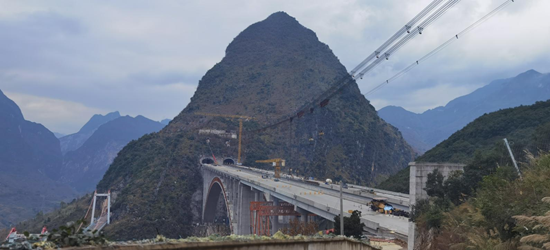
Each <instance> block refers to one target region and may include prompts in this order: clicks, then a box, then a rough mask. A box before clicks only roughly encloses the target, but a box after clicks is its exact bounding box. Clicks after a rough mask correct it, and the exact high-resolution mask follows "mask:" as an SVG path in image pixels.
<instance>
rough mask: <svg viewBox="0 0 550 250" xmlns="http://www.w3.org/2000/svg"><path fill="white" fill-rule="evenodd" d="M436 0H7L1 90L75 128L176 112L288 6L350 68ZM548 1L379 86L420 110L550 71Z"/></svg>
mask: <svg viewBox="0 0 550 250" xmlns="http://www.w3.org/2000/svg"><path fill="white" fill-rule="evenodd" d="M431 1H432V0H407V1H405V0H384V1H381V0H339V1H328V0H321V1H319V0H311V1H310V0H307V1H297V0H288V1H287V0H262V1H244V0H232V1H226V0H219V1H210V0H201V1H169V0H165V1H152V0H151V1H141V0H119V1H89V0H82V1H68V0H66V1H64V0H60V1H41V0H36V1H32V0H28V1H11V0H0V90H2V91H3V92H4V93H5V94H6V95H7V96H8V97H9V98H11V99H12V100H14V101H15V102H16V103H17V104H18V105H19V106H20V108H21V110H22V111H23V114H24V116H25V118H26V119H27V120H30V121H33V122H38V123H42V124H43V125H45V126H46V127H47V128H48V129H50V130H51V131H53V132H59V133H63V134H70V133H75V132H77V131H78V130H79V129H80V127H82V126H83V125H84V123H85V122H86V121H87V120H88V119H90V117H91V116H92V115H93V114H106V113H108V112H111V111H120V112H121V114H123V115H131V116H136V115H144V116H146V117H148V118H151V119H153V120H162V119H165V118H170V119H171V118H173V117H174V116H176V115H177V114H178V113H179V112H180V111H181V110H182V109H183V108H184V107H185V106H186V105H187V104H188V103H189V101H190V98H191V97H192V95H193V93H194V91H195V89H196V87H197V84H198V81H199V80H200V78H201V77H202V76H203V75H204V74H205V73H206V71H207V70H208V69H210V68H211V67H213V66H214V65H215V64H216V63H217V62H219V61H221V59H222V58H223V56H224V54H225V48H226V47H227V45H228V44H229V43H230V42H231V41H232V40H233V38H235V37H236V36H237V35H238V34H239V32H241V31H242V30H244V29H245V28H246V27H248V26H249V25H251V24H253V23H255V22H258V21H261V20H263V19H265V18H267V17H268V16H269V15H270V14H271V13H274V12H277V11H285V12H287V13H288V14H289V15H291V16H293V17H295V18H296V19H297V20H298V21H299V22H300V23H301V24H302V25H304V26H305V27H307V28H309V29H312V30H313V31H314V32H316V34H317V36H318V37H319V40H320V41H321V42H323V43H326V44H327V45H329V46H330V48H331V49H332V50H333V52H334V53H335V55H336V56H337V57H338V58H339V59H340V61H341V62H342V64H343V65H344V66H346V68H347V69H348V70H351V69H353V68H354V67H355V66H356V65H357V64H358V63H359V62H361V61H362V60H363V59H364V58H365V57H367V56H368V55H369V54H370V53H372V52H373V51H374V50H375V49H376V48H377V47H379V46H380V45H381V44H382V43H383V42H384V41H386V39H388V38H389V37H390V36H391V35H393V34H394V33H395V32H396V31H397V30H398V29H400V28H401V27H403V26H404V24H405V23H407V22H408V21H409V20H410V19H412V17H414V16H415V15H416V14H417V13H418V12H420V10H422V9H423V8H424V7H425V6H427V5H428V4H429V3H430V2H431ZM503 2H504V0H462V1H461V2H460V3H458V5H456V6H455V7H454V8H453V9H451V10H450V11H448V12H447V13H446V14H445V15H444V16H443V17H442V18H440V19H438V20H437V21H436V22H435V23H434V24H433V25H431V26H429V27H427V28H426V29H425V31H424V32H423V34H422V35H420V36H417V37H416V38H415V39H414V40H413V41H411V42H410V43H408V44H407V45H406V46H404V47H403V48H402V49H400V50H399V51H398V52H397V53H396V54H395V55H393V56H392V57H391V58H390V60H388V61H385V62H383V63H382V64H381V65H379V66H378V67H377V68H375V70H373V71H371V72H369V74H368V75H366V76H365V77H364V78H363V79H362V80H359V81H358V84H359V87H360V89H361V91H362V92H363V93H367V92H368V91H369V90H371V89H372V88H374V87H375V86H376V85H378V84H380V83H381V82H383V81H385V80H386V79H388V78H390V77H392V76H393V75H395V74H396V73H397V72H399V71H400V70H402V69H403V68H405V67H406V66H407V65H409V64H411V63H412V62H414V61H416V60H418V59H419V58H420V57H422V56H424V55H425V54H426V53H428V52H429V51H431V50H432V49H434V48H436V47H437V46H439V44H441V43H443V42H444V41H446V40H447V39H449V38H451V37H453V36H454V35H455V34H456V33H458V32H460V31H461V30H462V29H464V28H466V27H467V26H468V25H470V24H471V23H473V22H475V21H476V20H478V19H479V18H480V17H482V16H483V15H485V14H486V13H488V12H490V11H491V10H492V9H494V8H495V7H497V6H498V5H500V4H501V3H503ZM548 10H550V1H548V0H516V1H515V2H514V3H513V4H511V5H510V6H508V7H507V8H506V9H504V10H503V11H502V12H500V13H499V14H498V15H496V16H495V17H493V18H492V19H490V20H488V21H487V22H485V23H484V24H483V25H482V26H480V27H479V28H477V29H475V30H474V31H472V32H470V33H469V34H468V35H467V36H465V37H463V38H462V37H461V39H459V40H458V41H457V42H455V43H454V44H452V45H451V46H449V47H447V48H446V49H445V50H443V51H441V52H440V53H438V54H437V55H435V56H434V57H432V58H430V59H429V60H427V61H426V62H425V63H423V64H421V65H419V66H418V67H416V68H415V69H414V70H412V71H410V72H409V73H407V74H406V75H404V76H402V77H400V78H399V79H398V80H396V81H394V82H391V83H390V84H388V85H387V86H384V87H383V88H381V89H380V90H378V91H376V92H374V93H372V94H369V95H368V96H366V97H367V99H369V100H370V101H371V103H372V104H373V105H374V106H375V108H377V109H380V108H383V107H385V106H387V105H395V106H402V107H404V108H406V109H408V110H410V111H413V112H417V113H421V112H424V111H426V110H428V109H432V108H435V107H438V106H442V105H445V104H446V103H447V102H449V101H450V100H452V99H454V98H456V97H459V96H462V95H465V94H468V93H471V92H472V91H474V90H475V89H477V88H479V87H482V86H484V85H486V84H488V83H490V82H491V81H492V80H496V79H502V78H509V77H513V76H516V75H518V74H520V73H522V72H524V71H527V70H529V69H535V70H537V71H539V72H541V73H548V72H550V56H549V55H550V46H548V44H550V22H548V14H547V13H548Z"/></svg>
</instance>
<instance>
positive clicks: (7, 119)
mask: <svg viewBox="0 0 550 250" xmlns="http://www.w3.org/2000/svg"><path fill="white" fill-rule="evenodd" d="M61 163H62V155H61V150H60V147H59V140H58V139H57V138H56V137H55V136H54V134H53V133H52V132H51V131H49V130H48V129H47V128H45V127H44V126H42V125H41V124H38V123H34V122H30V121H26V120H25V118H24V117H23V114H22V112H21V110H20V109H19V107H18V106H17V104H15V102H13V101H12V100H10V99H9V98H8V97H7V96H5V95H4V93H3V92H2V91H1V90H0V228H2V227H8V226H9V225H12V224H14V223H16V222H18V221H20V220H22V219H26V218H30V217H32V216H34V215H36V214H37V213H38V212H39V211H46V212H47V211H50V210H52V209H53V208H55V207H56V206H58V205H59V203H60V202H61V201H67V200H68V199H72V198H73V197H74V195H75V194H74V193H73V192H72V191H71V189H70V188H69V187H68V186H65V185H61V184H59V183H56V182H54V181H53V180H52V179H51V178H52V177H55V176H56V175H57V174H58V173H59V171H60V168H61Z"/></svg>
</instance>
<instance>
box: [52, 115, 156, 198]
mask: <svg viewBox="0 0 550 250" xmlns="http://www.w3.org/2000/svg"><path fill="white" fill-rule="evenodd" d="M111 114H115V113H111ZM109 115H110V114H109ZM109 115H107V116H109ZM116 115H118V112H116ZM107 116H103V117H101V116H99V117H100V118H106V117H107ZM94 117H98V115H95V116H94ZM94 117H92V119H91V120H90V121H93V120H94ZM97 120H98V119H96V121H97ZM104 120H105V119H104ZM89 124H90V123H87V124H86V126H84V128H83V129H82V130H80V131H83V130H84V131H86V130H85V129H88V130H89V131H95V132H94V133H93V134H92V135H91V136H90V137H89V138H88V139H87V140H86V141H85V142H84V144H82V146H80V147H79V148H78V149H76V150H74V151H70V152H68V153H67V154H65V157H64V160H63V168H62V169H61V173H60V178H59V180H60V181H61V182H63V183H67V184H69V185H70V186H71V187H73V188H75V189H76V190H77V191H79V192H89V191H92V190H94V188H95V186H96V185H97V183H98V182H99V181H100V180H101V178H102V177H103V174H105V171H107V168H109V165H111V163H112V162H113V159H114V158H115V157H116V156H117V154H118V152H119V151H120V150H121V149H122V148H123V147H124V146H126V144H128V142H130V141H132V140H136V139H138V138H140V137H142V136H143V135H145V134H149V133H153V132H158V131H159V130H161V129H162V128H163V127H164V124H161V123H160V122H156V121H153V120H150V119H147V118H145V117H143V116H137V117H135V118H132V117H130V116H122V117H118V118H116V119H114V120H111V121H108V122H106V123H105V124H103V125H100V126H99V127H98V128H97V129H93V128H92V127H90V126H88V127H87V125H89ZM95 124H98V123H95Z"/></svg>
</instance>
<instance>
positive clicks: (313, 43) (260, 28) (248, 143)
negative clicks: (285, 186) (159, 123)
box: [22, 12, 414, 239]
mask: <svg viewBox="0 0 550 250" xmlns="http://www.w3.org/2000/svg"><path fill="white" fill-rule="evenodd" d="M344 76H348V74H347V71H346V69H345V68H344V66H343V65H342V64H341V63H340V62H339V60H338V58H337V57H336V56H335V55H334V54H333V53H332V51H331V50H330V48H329V47H328V46H327V45H326V44H323V43H321V42H320V41H319V40H318V38H317V36H316V35H315V33H314V32H313V31H311V30H309V29H307V28H305V27H304V26H302V25H301V24H300V23H298V22H297V21H296V19H294V18H293V17H291V16H289V15H288V14H286V13H284V12H277V13H274V14H272V15H270V16H269V17H268V18H267V19H265V20H263V21H261V22H258V23H255V24H252V25H251V26H249V27H248V28H246V29H245V30H244V31H242V32H241V33H240V34H239V35H238V36H237V37H236V38H235V39H234V40H233V41H232V42H231V43H230V44H229V45H228V46H227V49H226V54H225V57H224V58H223V59H222V60H221V62H219V63H217V64H216V65H214V67H213V68H212V69H210V70H209V71H208V72H206V74H205V75H204V77H203V78H202V79H201V81H200V82H199V85H198V88H197V90H196V92H195V94H194V96H193V98H192V99H191V102H190V103H189V105H188V106H187V107H186V108H185V109H184V110H183V111H182V112H181V113H180V114H179V115H178V116H176V117H175V118H174V120H173V121H171V122H170V123H169V125H168V126H166V127H165V128H164V129H162V130H161V131H160V132H159V133H153V134H149V135H146V136H144V137H142V138H140V139H139V140H137V141H133V142H130V143H129V144H128V145H127V146H126V147H124V148H123V149H122V150H121V151H120V153H119V154H118V156H117V157H116V158H115V160H114V161H113V164H112V165H111V166H110V167H109V169H108V170H107V172H106V173H105V175H104V176H103V179H102V180H101V181H100V183H99V184H98V190H99V191H100V192H101V191H106V190H111V193H112V195H113V197H114V198H112V200H111V201H112V202H113V206H112V209H111V212H112V217H111V218H112V219H113V221H116V223H113V224H112V225H109V226H108V227H106V228H105V233H106V234H107V235H109V236H111V237H114V238H117V239H128V238H130V239H131V238H144V237H151V236H153V235H156V234H157V230H158V231H160V232H162V233H163V234H164V235H166V236H169V237H180V236H182V237H183V236H186V235H191V234H192V231H193V226H192V225H193V224H194V223H197V222H200V220H201V219H200V214H201V213H200V209H201V205H202V201H201V199H202V195H201V192H202V190H203V188H202V183H201V182H202V181H201V180H202V179H201V176H200V171H199V169H200V167H199V162H200V159H201V157H202V156H204V155H210V154H211V152H212V151H213V152H214V154H215V155H216V156H217V157H235V158H236V155H237V151H238V150H237V147H236V145H237V144H238V143H237V141H236V139H227V138H223V137H218V136H216V135H213V134H211V135H203V134H199V130H200V129H218V130H235V129H236V128H238V121H235V120H231V119H226V118H221V117H205V116H201V115H198V114H196V112H204V113H215V114H225V115H247V116H254V117H255V118H256V119H255V120H251V121H247V122H245V124H244V131H245V132H244V136H243V138H242V139H243V156H242V158H243V160H242V161H243V165H247V166H254V167H265V168H268V167H269V166H267V165H266V166H262V165H258V164H256V163H255V161H256V160H260V159H269V158H284V159H286V160H287V161H286V162H287V167H289V168H293V169H294V170H298V171H299V173H300V174H303V175H307V176H314V177H317V178H332V179H333V180H336V181H337V180H342V179H345V180H348V181H350V182H354V183H362V184H367V183H374V182H376V180H377V178H379V177H380V176H388V175H390V174H392V173H395V172H397V171H399V170H400V169H402V168H404V167H405V166H406V165H407V163H408V162H409V161H411V160H412V158H413V156H414V152H413V150H412V148H411V147H410V146H409V145H407V144H406V142H405V141H404V139H403V138H402V137H401V135H400V133H399V132H398V131H397V129H396V128H394V127H392V126H391V125H389V124H387V123H386V122H384V121H383V120H382V119H380V118H379V117H378V115H377V113H376V111H375V109H374V108H373V107H372V106H371V105H370V103H369V102H368V100H366V99H365V97H364V96H363V95H362V94H361V93H360V91H359V88H358V86H357V84H356V83H355V82H353V83H351V84H349V85H348V86H347V87H346V88H344V89H343V90H342V91H341V93H340V94H339V95H336V96H334V97H332V98H331V100H330V103H329V104H328V105H327V106H325V107H323V108H320V107H319V108H315V109H312V110H310V111H308V114H305V115H304V116H303V117H301V118H297V119H295V120H293V122H292V123H290V122H288V123H284V124H283V125H282V126H279V127H276V128H275V129H270V130H265V131H263V132H252V131H253V130H255V129H258V128H260V127H261V126H265V125H266V124H268V123H270V122H272V121H274V120H277V119H279V118H280V117H282V116H285V115H287V114H289V113H292V112H295V110H296V108H298V107H300V106H302V105H303V104H304V103H305V102H307V101H309V100H311V99H313V98H315V97H316V96H317V95H319V94H320V93H322V92H323V91H324V90H326V89H327V88H329V86H330V85H331V84H334V82H336V81H338V80H339V79H341V78H342V77H344ZM207 139H208V141H209V145H207V143H206V142H207ZM209 146H210V148H211V149H212V151H210V150H209ZM374 151H376V152H377V153H375V154H374V153H373V152H374ZM87 202H88V200H86V201H84V200H80V201H78V202H75V203H73V204H72V206H73V207H76V206H86V205H85V203H87ZM67 209H69V208H67ZM71 209H72V208H71ZM73 210H74V209H73ZM69 213H70V212H69V210H63V211H59V212H58V213H56V215H59V216H58V217H57V218H58V219H56V220H55V221H52V222H50V224H51V225H52V226H56V225H57V224H59V223H62V221H64V220H67V219H69V218H70V216H69V215H67V216H61V215H63V214H69ZM39 224H43V220H41V219H36V220H33V221H32V222H29V223H27V224H25V225H24V226H26V227H27V228H29V230H31V229H33V228H34V227H36V226H37V225H39ZM22 226H23V225H22Z"/></svg>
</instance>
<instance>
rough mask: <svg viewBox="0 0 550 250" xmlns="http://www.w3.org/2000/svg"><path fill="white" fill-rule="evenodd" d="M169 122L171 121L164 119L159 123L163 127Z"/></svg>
mask: <svg viewBox="0 0 550 250" xmlns="http://www.w3.org/2000/svg"><path fill="white" fill-rule="evenodd" d="M170 121H172V120H171V119H164V120H162V121H160V123H162V124H164V125H168V123H170Z"/></svg>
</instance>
